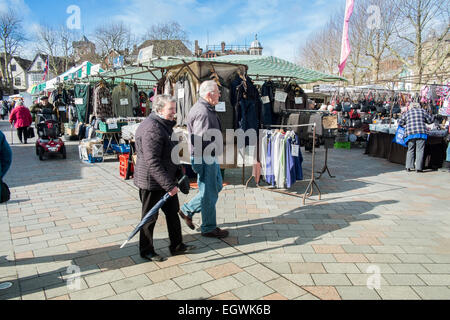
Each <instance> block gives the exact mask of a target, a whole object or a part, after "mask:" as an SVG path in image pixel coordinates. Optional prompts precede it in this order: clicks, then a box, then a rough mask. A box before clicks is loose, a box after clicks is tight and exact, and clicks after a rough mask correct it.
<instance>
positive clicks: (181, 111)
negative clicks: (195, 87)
mask: <svg viewBox="0 0 450 320" xmlns="http://www.w3.org/2000/svg"><path fill="white" fill-rule="evenodd" d="M191 82H192V80H191V76H190V75H189V73H186V74H184V75H183V76H182V77H180V78H179V79H178V81H177V83H176V84H175V89H174V91H175V92H174V96H175V98H176V100H177V125H178V126H186V125H187V117H188V115H189V111H191V109H192V106H193V99H192V92H191Z"/></svg>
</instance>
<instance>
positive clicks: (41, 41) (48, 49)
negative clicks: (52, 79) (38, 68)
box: [36, 25, 61, 75]
mask: <svg viewBox="0 0 450 320" xmlns="http://www.w3.org/2000/svg"><path fill="white" fill-rule="evenodd" d="M36 36H37V43H36V47H37V51H38V52H40V53H43V54H45V55H47V56H48V64H49V69H50V71H51V72H52V73H53V74H55V75H58V74H59V72H60V71H61V67H60V66H59V63H58V62H59V61H58V59H57V55H58V53H59V52H60V48H61V47H60V40H61V38H60V34H59V32H58V30H57V29H55V28H53V27H51V26H48V25H40V26H39V28H38V30H37V33H36Z"/></svg>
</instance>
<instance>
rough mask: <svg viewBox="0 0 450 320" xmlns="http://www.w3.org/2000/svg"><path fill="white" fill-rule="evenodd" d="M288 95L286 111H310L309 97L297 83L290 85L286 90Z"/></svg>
mask: <svg viewBox="0 0 450 320" xmlns="http://www.w3.org/2000/svg"><path fill="white" fill-rule="evenodd" d="M285 92H286V93H287V94H288V95H287V101H286V109H291V110H306V109H308V95H307V94H306V93H305V91H303V89H302V88H300V86H298V85H297V84H296V83H295V82H294V83H289V84H288V86H287V87H286V89H285Z"/></svg>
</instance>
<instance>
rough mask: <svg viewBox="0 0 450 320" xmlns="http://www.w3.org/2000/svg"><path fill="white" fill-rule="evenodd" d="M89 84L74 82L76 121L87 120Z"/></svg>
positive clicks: (85, 121) (84, 121)
mask: <svg viewBox="0 0 450 320" xmlns="http://www.w3.org/2000/svg"><path fill="white" fill-rule="evenodd" d="M90 88H91V86H90V85H85V84H76V85H75V99H74V100H75V106H76V108H77V118H78V121H80V122H83V123H87V122H89V119H88V118H89V114H88V109H89V99H90Z"/></svg>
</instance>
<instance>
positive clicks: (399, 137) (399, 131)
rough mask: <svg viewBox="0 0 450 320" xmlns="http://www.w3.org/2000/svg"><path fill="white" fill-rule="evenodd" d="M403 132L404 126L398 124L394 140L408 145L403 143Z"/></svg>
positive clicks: (403, 144) (404, 131)
mask: <svg viewBox="0 0 450 320" xmlns="http://www.w3.org/2000/svg"><path fill="white" fill-rule="evenodd" d="M405 133H406V130H405V128H403V127H400V126H399V127H398V128H397V132H396V133H395V137H394V142H395V143H397V144H399V145H401V146H404V147H408V145H407V144H406V143H405Z"/></svg>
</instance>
